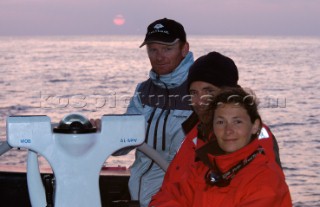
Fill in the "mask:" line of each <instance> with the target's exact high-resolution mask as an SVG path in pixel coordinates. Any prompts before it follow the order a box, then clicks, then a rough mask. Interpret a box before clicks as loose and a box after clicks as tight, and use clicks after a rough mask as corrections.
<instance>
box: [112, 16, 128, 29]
mask: <svg viewBox="0 0 320 207" xmlns="http://www.w3.org/2000/svg"><path fill="white" fill-rule="evenodd" d="M125 21H126V20H125V19H124V17H123V16H122V15H121V14H118V15H116V16H115V17H114V19H113V23H114V24H115V25H117V26H121V25H123V24H124V23H125Z"/></svg>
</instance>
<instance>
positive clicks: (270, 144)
mask: <svg viewBox="0 0 320 207" xmlns="http://www.w3.org/2000/svg"><path fill="white" fill-rule="evenodd" d="M198 124H199V123H198ZM198 124H195V125H193V128H192V129H191V130H190V131H189V133H188V134H187V136H186V138H185V140H184V141H183V143H182V144H181V147H180V149H179V151H178V153H177V154H176V156H175V158H174V159H173V160H172V162H171V163H170V165H169V168H168V170H167V172H166V174H165V177H164V180H163V183H162V186H161V188H160V190H159V192H158V193H157V194H155V195H154V196H153V197H152V200H151V202H150V204H149V206H161V205H162V203H166V202H167V197H168V196H170V195H171V194H172V190H173V188H175V187H174V185H175V183H178V182H181V181H183V180H184V179H187V178H188V177H189V176H190V171H191V170H192V169H194V168H196V166H197V165H198V162H196V161H195V157H196V155H195V150H196V149H197V148H200V147H201V146H203V145H204V144H205V142H204V141H202V140H201V139H197V134H198V128H197V125H198ZM259 142H260V145H261V146H262V147H263V148H264V149H265V151H266V155H268V158H269V159H270V160H273V161H277V162H278V164H279V165H280V166H281V164H280V159H279V152H278V145H277V142H276V140H275V138H274V136H273V135H272V133H271V131H270V130H269V128H268V127H266V126H264V127H263V129H262V132H261V134H260V139H259ZM281 173H282V175H283V177H284V174H283V172H282V170H281Z"/></svg>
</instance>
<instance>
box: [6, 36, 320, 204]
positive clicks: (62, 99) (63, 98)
mask: <svg viewBox="0 0 320 207" xmlns="http://www.w3.org/2000/svg"><path fill="white" fill-rule="evenodd" d="M188 38H189V43H190V50H191V51H192V52H193V53H194V56H195V58H198V57H199V56H201V55H203V54H206V53H208V52H210V51H218V52H220V53H222V54H225V55H227V56H229V57H231V58H232V59H233V60H234V61H235V63H236V65H237V66H238V69H239V76H240V85H242V86H243V87H248V88H251V89H252V90H254V91H255V93H256V95H257V96H258V98H259V100H260V113H261V114H262V117H263V120H264V122H265V123H266V124H267V125H269V126H270V127H271V130H272V131H273V133H274V134H275V136H276V138H277V140H278V143H279V147H280V156H281V161H282V165H283V168H284V172H285V175H286V179H287V183H288V185H289V188H290V191H291V195H292V199H293V204H294V206H295V207H298V206H301V207H309V206H320V159H319V157H320V133H319V129H320V99H319V97H320V83H319V82H320V79H319V77H320V69H319V67H320V37H254V36H252V37H248V36H243V37H242V36H241V37H239V36H235V37H231V36H228V37H223V36H221V37H219V36H189V37H188ZM142 39H143V37H142V36H69V37H0V72H1V76H0V141H4V140H5V139H6V133H5V131H6V130H5V121H6V117H7V116H10V115H47V116H49V117H50V118H51V121H52V122H53V123H57V122H59V121H60V120H61V119H62V118H63V116H65V115H66V114H68V113H73V112H81V113H83V114H84V115H86V116H87V117H88V118H100V117H101V116H102V115H103V114H121V113H124V112H125V109H126V106H127V104H128V101H129V99H130V96H131V95H132V93H133V91H134V89H135V86H136V84H137V83H138V82H140V81H143V80H145V79H146V78H147V77H148V71H149V69H150V63H149V60H148V58H147V54H146V51H145V48H139V45H140V44H141V41H142ZM133 154H134V151H132V152H131V153H129V154H128V155H127V156H123V157H117V158H114V157H111V158H109V159H108V160H107V161H106V165H110V166H115V165H124V166H130V165H131V163H132V161H133V159H134V155H133ZM40 161H41V165H48V164H47V162H46V161H45V160H44V159H40ZM0 165H20V166H25V165H26V151H24V150H20V151H19V150H11V151H9V152H7V153H5V154H3V155H2V156H1V157H0Z"/></svg>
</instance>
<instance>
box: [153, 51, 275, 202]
mask: <svg viewBox="0 0 320 207" xmlns="http://www.w3.org/2000/svg"><path fill="white" fill-rule="evenodd" d="M238 79H239V76H238V69H237V66H236V65H235V63H234V61H233V60H232V59H230V58H229V57H226V56H224V55H222V54H220V53H218V52H210V53H208V54H207V55H204V56H202V57H200V58H198V59H197V60H196V61H195V62H194V64H193V65H192V66H191V67H190V70H189V75H188V88H189V93H190V95H191V97H192V98H191V103H192V108H193V110H194V113H193V114H192V115H191V116H190V117H189V118H188V120H187V121H185V122H184V123H183V129H184V131H185V133H186V134H187V135H186V138H185V139H184V141H183V143H182V145H181V147H180V149H179V152H178V153H177V154H176V156H175V158H174V160H173V161H172V162H171V164H170V166H169V168H168V170H167V172H166V174H165V178H164V180H163V184H162V186H161V189H160V191H159V192H158V193H157V194H156V195H155V196H153V197H152V201H151V203H150V204H149V206H150V207H157V206H170V201H169V200H168V197H170V196H171V195H172V194H174V192H177V191H179V189H177V188H176V186H177V185H176V184H175V183H179V182H180V181H182V180H184V179H188V176H189V172H190V169H191V168H194V167H195V166H196V165H197V162H196V159H195V150H196V149H198V148H199V147H201V146H203V145H204V144H205V143H207V142H208V141H210V139H212V138H213V136H212V134H211V129H212V113H211V112H210V111H209V109H208V108H209V103H210V101H211V100H212V98H213V97H214V96H215V95H217V94H218V93H219V91H220V90H221V88H223V87H240V86H239V85H238ZM259 141H260V144H261V145H262V146H263V147H264V148H265V150H266V154H267V155H268V156H269V158H270V160H273V161H275V162H277V163H278V164H279V165H280V166H281V163H280V158H279V148H278V144H277V141H276V140H275V137H274V136H273V134H272V133H271V131H270V130H269V128H268V127H267V126H265V125H264V126H263V128H262V130H261V133H260V135H259Z"/></svg>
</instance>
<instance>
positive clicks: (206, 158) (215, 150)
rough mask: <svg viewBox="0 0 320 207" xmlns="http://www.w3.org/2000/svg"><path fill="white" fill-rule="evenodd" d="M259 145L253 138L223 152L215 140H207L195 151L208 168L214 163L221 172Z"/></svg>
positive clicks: (244, 157)
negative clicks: (234, 148)
mask: <svg viewBox="0 0 320 207" xmlns="http://www.w3.org/2000/svg"><path fill="white" fill-rule="evenodd" d="M258 147H259V141H258V139H254V140H253V141H252V142H251V143H250V144H248V145H246V146H245V147H243V148H241V149H239V150H237V151H236V152H233V153H231V154H223V151H222V150H221V148H220V147H219V146H218V143H217V141H212V142H209V143H208V144H206V145H204V146H203V147H202V148H200V149H198V150H197V151H196V153H197V157H198V158H199V159H200V160H201V161H202V162H203V163H204V164H205V165H207V166H208V167H209V168H213V166H214V163H215V164H216V166H217V167H218V168H219V170H220V171H221V172H226V171H228V170H229V169H230V168H232V167H233V166H235V165H236V164H237V163H239V162H240V161H242V160H244V159H246V158H247V157H248V156H249V155H250V154H252V153H253V152H254V151H255V150H257V148H258Z"/></svg>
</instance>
